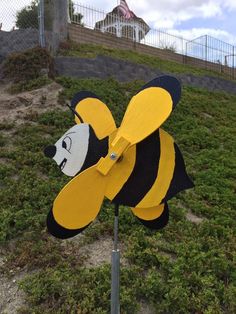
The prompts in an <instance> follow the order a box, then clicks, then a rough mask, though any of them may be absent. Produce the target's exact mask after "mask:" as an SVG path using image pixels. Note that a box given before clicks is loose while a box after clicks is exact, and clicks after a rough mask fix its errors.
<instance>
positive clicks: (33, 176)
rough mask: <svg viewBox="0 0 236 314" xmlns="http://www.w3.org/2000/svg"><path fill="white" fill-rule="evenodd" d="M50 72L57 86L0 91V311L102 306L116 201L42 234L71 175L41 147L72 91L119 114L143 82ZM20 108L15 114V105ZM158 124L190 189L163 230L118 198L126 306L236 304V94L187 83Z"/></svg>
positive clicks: (181, 308) (210, 308) (61, 120)
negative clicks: (80, 222)
mask: <svg viewBox="0 0 236 314" xmlns="http://www.w3.org/2000/svg"><path fill="white" fill-rule="evenodd" d="M56 81H57V84H59V85H57V84H56V85H55V83H53V84H54V85H49V86H48V87H44V88H43V89H40V90H34V91H31V92H27V94H25V93H23V94H22V93H21V94H16V95H15V96H12V95H9V94H8V93H7V91H6V90H5V89H4V93H3V92H2V93H1V96H0V110H1V108H3V107H4V110H5V111H4V112H5V113H4V117H3V115H2V117H3V119H2V120H1V123H0V129H1V136H0V145H1V151H0V179H1V190H0V216H1V219H0V241H1V247H0V252H1V253H2V254H1V259H0V267H1V268H0V271H1V272H0V296H2V298H0V312H1V311H2V312H3V313H4V311H5V312H7V313H14V311H16V308H20V309H19V313H22V314H23V313H24V314H26V313H43V312H44V313H48V314H49V313H50V314H51V313H55V314H56V313H89V314H92V313H99V314H101V313H104V314H105V313H108V312H109V293H110V251H111V249H112V241H111V239H112V234H113V209H112V206H111V205H110V204H109V202H107V201H105V202H104V205H103V208H102V210H101V213H100V215H99V217H98V219H97V221H96V222H95V223H93V224H92V225H91V226H90V227H89V228H88V229H87V231H86V232H84V233H83V235H81V236H77V237H76V238H74V239H73V240H67V241H59V240H55V239H53V238H52V237H51V236H49V235H48V234H47V232H46V228H45V219H46V215H47V213H48V211H49V209H50V208H51V205H52V202H53V200H54V198H55V196H56V195H57V193H58V192H59V191H60V189H61V188H62V187H63V186H64V184H65V183H66V181H68V179H67V178H66V177H65V176H63V175H62V174H61V172H60V171H59V170H58V169H57V167H56V165H55V164H54V163H52V162H51V161H50V160H48V159H46V158H45V157H44V155H43V153H42V151H43V149H44V147H45V146H46V145H47V144H49V143H54V142H55V141H56V140H57V139H58V138H59V137H60V136H61V134H63V132H64V131H65V130H66V129H68V128H69V127H71V126H72V125H73V124H74V121H73V117H72V116H71V113H70V112H68V110H67V109H66V106H65V101H66V100H68V99H70V98H71V97H72V96H73V94H74V93H75V92H77V91H79V90H84V89H85V90H90V91H92V92H94V93H96V94H97V95H98V96H99V97H100V98H101V99H102V100H103V101H104V102H105V103H107V105H108V106H109V108H110V109H111V111H112V112H113V115H114V117H115V119H116V121H117V123H118V124H119V123H120V121H121V119H122V116H123V113H124V111H125V108H126V106H127V104H128V102H129V99H130V98H131V97H132V95H133V94H134V93H135V92H136V91H137V90H138V89H139V88H140V87H141V86H142V84H143V82H141V81H136V82H130V83H125V84H122V83H119V82H117V81H115V80H113V79H109V80H97V79H84V80H77V79H70V78H57V79H56ZM52 86H54V88H55V93H54V96H53V95H51V94H50V91H52V89H53V88H52ZM61 87H63V91H61ZM60 91H61V92H60ZM59 92H60V94H59V98H58V103H57V94H58V93H59ZM50 95H51V96H50ZM55 95H56V96H55ZM50 97H51V98H50ZM9 99H11V101H10V100H9ZM16 99H17V101H18V103H17V104H18V105H15V107H14V104H16V102H14V100H15V101H16ZM26 99H30V101H28V102H27V101H26ZM3 103H4V105H3ZM8 104H9V106H8ZM11 104H13V105H11ZM50 104H51V106H50ZM55 105H56V107H55ZM7 106H8V107H7ZM18 107H20V112H18V114H19V115H14V114H13V112H15V111H17V110H18V109H19V108H18ZM27 107H28V108H29V110H27ZM6 108H7V109H8V110H9V114H7V111H6ZM17 108H18V109H17ZM2 112H3V111H2ZM11 115H13V116H12V117H11ZM15 119H16V121H15ZM164 129H165V130H167V131H168V132H169V133H170V134H171V135H173V136H174V138H175V140H176V142H177V144H178V145H179V146H180V148H181V150H182V152H183V155H184V157H185V162H186V164H187V170H188V173H189V174H190V176H191V178H192V179H193V181H194V183H195V185H196V187H195V188H194V189H192V190H189V191H187V192H183V193H180V194H179V195H178V196H177V197H176V198H174V199H173V200H172V201H171V202H170V221H169V224H168V226H167V227H166V228H165V229H164V230H162V231H159V232H151V231H149V230H147V229H145V228H144V227H143V226H142V225H141V224H140V223H139V222H138V221H137V220H136V219H135V218H134V217H133V216H132V214H131V212H130V210H129V209H128V208H122V210H121V217H120V242H121V243H120V248H121V255H122V269H121V310H122V313H127V314H130V313H139V314H141V313H145V314H148V313H181V314H182V313H186V314H187V313H208V314H209V313H214V314H215V313H227V314H233V313H235V312H236V301H235V300H236V268H235V253H236V247H235V245H236V241H235V230H236V228H235V227H236V214H235V204H236V196H235V191H236V186H235V182H236V180H235V179H236V160H235V154H236V143H235V137H236V96H233V95H230V94H226V93H223V92H222V93H221V92H209V91H206V90H202V89H196V88H190V87H184V88H183V95H182V100H181V102H180V103H179V104H178V107H177V108H176V110H175V111H174V112H173V114H172V116H171V117H170V119H168V121H167V122H166V123H165V125H164ZM17 283H19V287H20V290H19V291H20V292H17V289H16V287H17ZM1 287H2V288H1ZM1 289H2V290H1ZM5 290H8V291H7V292H9V293H10V294H9V293H8V294H7V293H6V291H5ZM17 298H18V299H17ZM15 299H17V302H18V303H17V302H15V301H16V300H15ZM24 300H26V301H24ZM14 302H15V303H14Z"/></svg>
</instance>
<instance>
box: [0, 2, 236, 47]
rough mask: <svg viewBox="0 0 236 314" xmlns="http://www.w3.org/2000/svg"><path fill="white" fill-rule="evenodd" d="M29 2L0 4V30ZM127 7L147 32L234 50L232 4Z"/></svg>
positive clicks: (106, 6) (103, 5)
mask: <svg viewBox="0 0 236 314" xmlns="http://www.w3.org/2000/svg"><path fill="white" fill-rule="evenodd" d="M30 2H31V1H30V0H11V1H9V0H0V24H1V23H3V26H2V29H3V30H9V29H11V27H12V25H13V23H14V20H15V14H16V11H17V10H19V9H21V8H22V7H24V6H25V5H28V4H29V3H30ZM74 2H77V1H76V0H75V1H74ZM118 2H119V1H116V0H115V1H113V0H87V1H81V2H80V3H81V4H83V5H88V6H92V7H93V8H97V9H101V10H104V11H106V12H110V11H111V10H112V9H113V8H114V7H115V6H116V5H117V3H118ZM127 3H128V5H129V7H130V9H131V10H132V11H133V12H134V13H135V14H136V15H138V16H139V17H142V18H143V19H144V20H145V21H146V22H147V23H148V25H149V26H150V27H151V28H154V29H164V30H165V31H167V32H169V33H170V34H174V35H177V36H183V37H184V38H186V39H189V40H191V39H194V38H197V37H199V36H202V35H210V36H213V37H216V38H218V39H220V40H223V41H225V42H228V43H230V44H232V45H235V46H236V0H156V1H155V0H138V1H137V0H127Z"/></svg>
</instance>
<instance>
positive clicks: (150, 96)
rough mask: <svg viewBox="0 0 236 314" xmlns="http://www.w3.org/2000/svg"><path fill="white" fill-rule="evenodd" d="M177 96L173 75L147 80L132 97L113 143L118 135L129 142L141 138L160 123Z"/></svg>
mask: <svg viewBox="0 0 236 314" xmlns="http://www.w3.org/2000/svg"><path fill="white" fill-rule="evenodd" d="M180 96H181V85H180V82H179V81H178V80H177V79H176V78H174V77H172V76H167V75H166V76H161V77H158V78H156V79H154V80H152V81H150V82H149V83H147V84H146V85H145V86H144V87H143V88H142V89H141V90H140V91H139V92H138V93H137V94H136V95H135V96H134V97H133V98H132V99H131V101H130V103H129V105H128V108H127V110H126V113H125V115H124V118H123V121H122V123H121V126H120V128H119V130H118V132H117V136H116V138H115V140H114V142H113V143H112V144H113V145H115V144H116V143H117V142H118V140H119V139H120V138H121V137H123V138H124V139H126V140H127V141H128V142H130V144H131V145H133V144H136V143H138V142H140V141H142V140H143V139H144V138H146V137H147V136H148V135H150V134H151V133H153V132H154V131H155V130H157V129H158V128H159V127H160V126H161V125H162V124H163V122H164V121H165V120H166V119H167V118H168V116H169V115H170V114H171V112H172V110H173V109H174V107H175V106H176V104H177V103H178V101H179V99H180Z"/></svg>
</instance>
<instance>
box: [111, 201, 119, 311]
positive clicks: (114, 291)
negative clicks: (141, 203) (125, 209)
mask: <svg viewBox="0 0 236 314" xmlns="http://www.w3.org/2000/svg"><path fill="white" fill-rule="evenodd" d="M118 227H119V205H118V204H115V220H114V249H113V250H112V255H111V263H112V270H111V314H119V313H120V251H119V250H118Z"/></svg>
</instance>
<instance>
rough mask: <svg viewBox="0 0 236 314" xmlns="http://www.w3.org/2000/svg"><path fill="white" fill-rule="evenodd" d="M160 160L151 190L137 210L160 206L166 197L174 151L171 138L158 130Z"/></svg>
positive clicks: (173, 166)
mask: <svg viewBox="0 0 236 314" xmlns="http://www.w3.org/2000/svg"><path fill="white" fill-rule="evenodd" d="M160 151H161V153H160V160H159V167H158V172H157V179H156V181H155V183H154V184H153V186H152V188H151V189H150V190H149V192H148V193H147V194H146V195H145V197H144V198H143V199H142V201H141V202H140V203H139V204H138V205H137V207H138V208H147V207H153V206H154V205H155V204H160V203H161V202H162V200H163V198H164V197H165V196H166V193H167V191H168V188H169V186H170V183H171V180H172V178H173V173H174V168H175V150H174V140H173V138H172V137H171V136H170V135H169V134H168V133H167V132H165V131H164V130H162V129H160Z"/></svg>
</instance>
